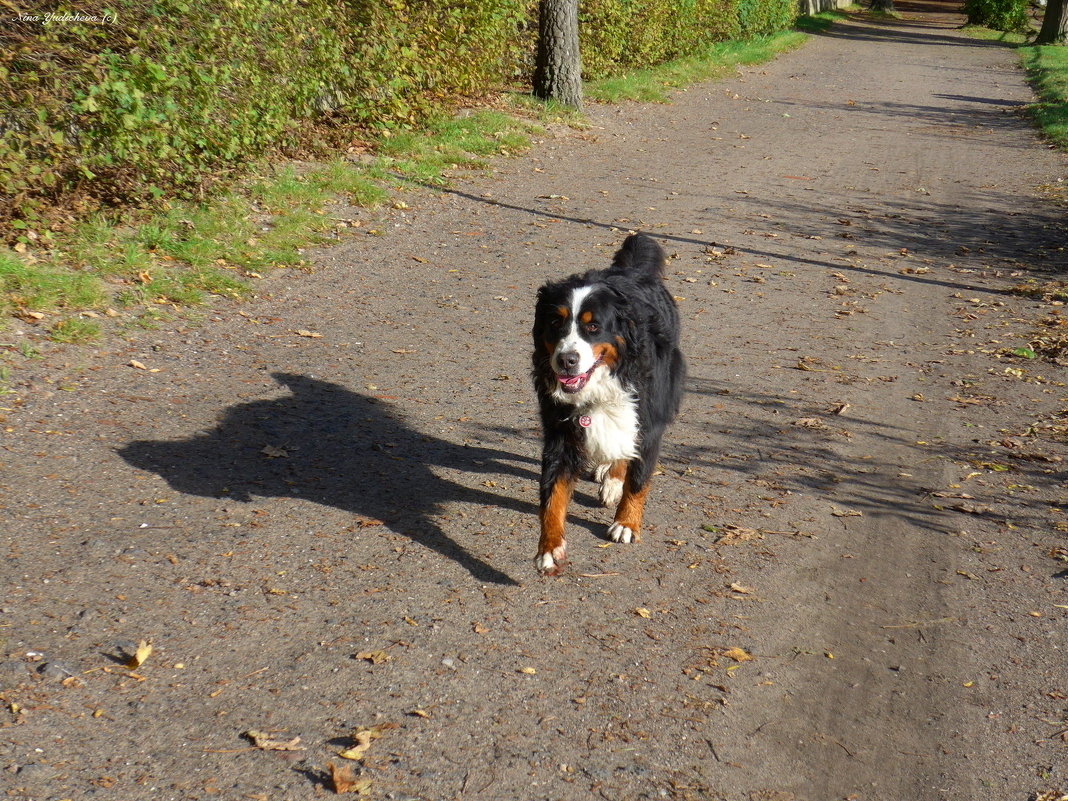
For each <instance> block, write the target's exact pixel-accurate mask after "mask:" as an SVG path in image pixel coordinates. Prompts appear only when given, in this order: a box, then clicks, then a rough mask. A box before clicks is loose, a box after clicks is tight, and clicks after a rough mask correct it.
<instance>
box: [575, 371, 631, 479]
mask: <svg viewBox="0 0 1068 801" xmlns="http://www.w3.org/2000/svg"><path fill="white" fill-rule="evenodd" d="M598 372H599V373H604V375H603V376H601V375H598V376H595V377H594V380H591V381H590V383H589V384H588V385H587V386H586V387H585V388H584V389H583V390H582V392H580V393H578V396H579V397H578V398H576V400H577V401H578V402H577V403H576V404H575V405H576V409H575V417H576V419H577V418H589V425H588V426H584V427H583V431H584V432H585V434H586V456H587V458H588V460H589V462H590V464H591V465H601V464H606V463H608V462H615V461H617V460H620V459H622V460H629V459H633V458H635V457H636V456H637V455H638V400H637V398H635V397H634V393H633V392H631V391H630V390H629V389H627V388H626V387H624V386H623V385H622V384H620V382H619V381H618V379H616V378H615V376H611V375H608V371H607V370H606V369H605V370H599V371H598ZM582 422H586V420H585V419H583V421H582Z"/></svg>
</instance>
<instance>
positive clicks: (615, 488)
mask: <svg viewBox="0 0 1068 801" xmlns="http://www.w3.org/2000/svg"><path fill="white" fill-rule="evenodd" d="M597 497H598V498H600V499H601V506H615V505H616V504H617V503H619V499H620V498H622V497H623V482H622V481H621V480H620V479H618V478H612V477H611V476H605V478H604V479H603V480H602V481H601V488H600V489H599V490H598V491H597Z"/></svg>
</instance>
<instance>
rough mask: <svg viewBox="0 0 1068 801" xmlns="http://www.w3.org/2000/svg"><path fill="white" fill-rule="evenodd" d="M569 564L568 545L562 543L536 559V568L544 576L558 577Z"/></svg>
mask: <svg viewBox="0 0 1068 801" xmlns="http://www.w3.org/2000/svg"><path fill="white" fill-rule="evenodd" d="M566 564H567V543H566V542H562V543H560V545H559V546H558V547H556V548H554V549H553V550H551V551H546V552H545V553H539V554H538V555H537V556H535V557H534V567H535V568H536V569H537V571H538V572H539V573H541V574H542V575H543V576H556V575H559V573H560V571H561V570H563V568H564V565H566Z"/></svg>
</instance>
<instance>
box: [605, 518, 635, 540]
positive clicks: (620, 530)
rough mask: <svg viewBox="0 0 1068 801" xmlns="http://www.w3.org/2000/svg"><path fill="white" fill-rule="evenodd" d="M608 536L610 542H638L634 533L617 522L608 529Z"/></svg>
mask: <svg viewBox="0 0 1068 801" xmlns="http://www.w3.org/2000/svg"><path fill="white" fill-rule="evenodd" d="M608 536H609V537H611V538H612V542H636V541H637V540H638V537H637V536H636V532H635V531H633V530H631V529H629V528H627V527H626V526H624V525H623V524H622V523H620V522H619V521H616V522H615V523H613V524H612V525H610V526H609V527H608Z"/></svg>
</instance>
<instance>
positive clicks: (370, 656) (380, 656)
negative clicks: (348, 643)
mask: <svg viewBox="0 0 1068 801" xmlns="http://www.w3.org/2000/svg"><path fill="white" fill-rule="evenodd" d="M352 658H353V659H366V660H367V661H368V662H370V663H371V664H372V665H380V664H382V663H383V662H388V661H389V660H391V659H392V658H393V657H392V656H390V655H389V654H387V653H386V652H385V651H360V653H358V654H355V655H354V656H353V657H352Z"/></svg>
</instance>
